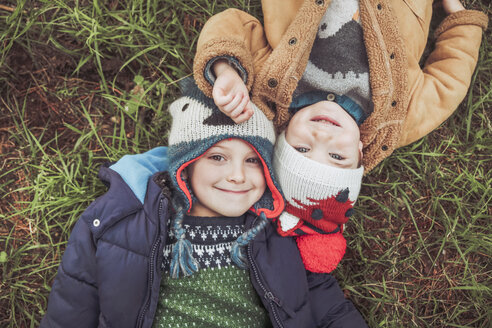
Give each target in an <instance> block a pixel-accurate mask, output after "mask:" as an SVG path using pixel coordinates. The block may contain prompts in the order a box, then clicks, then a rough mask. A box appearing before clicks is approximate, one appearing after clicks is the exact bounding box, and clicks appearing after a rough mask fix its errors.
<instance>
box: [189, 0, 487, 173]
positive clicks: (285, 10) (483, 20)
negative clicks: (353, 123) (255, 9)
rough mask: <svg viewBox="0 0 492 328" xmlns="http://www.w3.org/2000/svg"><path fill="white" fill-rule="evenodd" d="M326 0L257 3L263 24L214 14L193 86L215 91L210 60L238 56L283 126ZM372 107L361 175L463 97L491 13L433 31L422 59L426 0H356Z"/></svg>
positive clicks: (459, 16)
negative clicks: (207, 75) (422, 61)
mask: <svg viewBox="0 0 492 328" xmlns="http://www.w3.org/2000/svg"><path fill="white" fill-rule="evenodd" d="M329 3H330V0H262V6H263V14H264V27H263V26H262V25H261V24H260V22H259V21H258V20H257V19H256V18H254V17H252V16H251V15H249V14H247V13H245V12H242V11H240V10H236V9H228V10H226V11H224V12H222V13H219V14H217V15H215V16H213V17H211V18H210V20H209V21H208V22H207V23H206V24H205V26H204V27H203V30H202V32H201V35H200V38H199V40H198V45H197V53H196V56H195V61H194V64H193V65H194V69H193V70H194V75H195V79H196V81H197V84H198V86H199V87H200V88H201V89H202V90H203V91H204V92H205V94H207V95H208V96H210V97H211V95H212V85H211V84H210V82H208V81H207V80H206V79H205V76H204V73H205V70H206V68H207V63H209V64H210V62H211V61H212V60H213V59H214V58H217V57H220V56H230V57H233V58H235V59H236V60H237V61H238V62H239V63H240V65H241V68H242V69H244V71H245V72H246V74H244V75H245V76H246V77H247V80H246V85H247V86H248V89H249V90H250V94H251V99H252V101H253V102H254V103H255V104H256V105H257V106H258V107H260V108H261V109H262V110H263V111H264V112H265V114H266V115H267V117H269V118H270V119H273V120H274V123H275V124H276V126H277V127H279V129H282V128H283V127H285V125H286V123H287V122H288V120H289V113H288V107H289V104H290V102H291V98H292V93H293V92H294V90H295V88H296V86H297V83H298V81H299V80H300V79H301V77H302V74H303V73H304V70H305V67H306V64H307V61H308V58H309V54H310V50H311V47H312V44H313V42H314V39H315V37H316V33H317V30H318V25H319V22H320V20H321V18H322V17H323V15H324V13H325V11H326V9H327V7H328V5H329ZM360 15H361V22H362V28H363V34H364V42H365V46H366V50H367V55H368V59H369V79H370V86H371V94H372V101H373V103H374V111H373V113H372V114H371V115H370V116H369V118H368V119H367V120H366V121H365V122H364V124H363V125H362V126H361V140H362V142H363V144H364V157H363V164H364V166H365V170H366V172H368V171H369V170H371V169H372V168H374V167H375V166H376V165H377V164H378V163H379V162H380V161H382V160H383V159H384V158H386V157H387V156H389V155H390V154H391V153H392V152H393V150H394V149H396V148H397V147H401V146H404V145H407V144H409V143H411V142H413V141H415V140H417V139H419V138H421V137H423V136H425V135H426V134H428V133H429V132H430V131H432V130H433V129H435V128H436V127H437V126H439V124H441V123H442V122H443V121H444V120H446V119H447V118H448V117H449V116H450V115H451V114H452V113H453V112H454V110H455V109H456V108H457V106H458V105H459V103H460V102H461V101H462V100H463V98H464V97H465V95H466V92H467V90H468V87H469V85H470V80H471V77H472V74H473V71H474V69H475V66H476V63H477V58H478V50H479V47H480V42H481V39H482V29H486V27H487V23H488V17H487V16H486V15H485V14H484V13H481V12H478V11H474V10H464V11H460V12H456V13H454V14H451V15H449V16H447V17H446V18H445V19H444V20H443V22H442V23H441V24H440V26H439V27H438V28H437V30H436V31H435V36H436V43H435V49H434V50H433V51H432V53H431V54H430V56H429V57H428V59H427V61H426V63H425V65H424V67H423V68H420V66H419V60H420V58H421V56H422V53H423V51H424V48H425V46H426V43H427V36H428V33H429V23H430V20H431V16H432V0H360Z"/></svg>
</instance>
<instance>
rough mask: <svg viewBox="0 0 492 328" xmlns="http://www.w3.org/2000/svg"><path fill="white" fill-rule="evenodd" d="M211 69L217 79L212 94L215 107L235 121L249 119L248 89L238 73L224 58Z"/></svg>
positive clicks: (251, 112) (240, 121) (250, 111)
mask: <svg viewBox="0 0 492 328" xmlns="http://www.w3.org/2000/svg"><path fill="white" fill-rule="evenodd" d="M213 70H214V73H215V76H216V77H217V79H216V80H215V83H214V87H213V90H212V96H213V98H214V102H215V104H216V105H217V107H219V109H220V111H221V112H223V113H224V114H226V115H227V116H229V117H230V118H232V120H233V121H234V122H236V123H242V122H245V121H247V120H249V118H250V117H251V116H252V115H253V108H252V107H251V102H250V101H249V95H248V89H247V88H246V85H245V84H244V82H243V80H242V79H241V77H240V76H239V74H238V73H237V72H236V70H235V69H234V68H232V67H231V66H230V65H229V64H228V63H227V62H226V61H225V60H219V61H217V62H216V63H214V66H213Z"/></svg>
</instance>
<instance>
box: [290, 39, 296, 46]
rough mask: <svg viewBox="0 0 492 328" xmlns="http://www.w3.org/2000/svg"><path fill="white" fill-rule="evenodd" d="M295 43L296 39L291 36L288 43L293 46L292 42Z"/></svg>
mask: <svg viewBox="0 0 492 328" xmlns="http://www.w3.org/2000/svg"><path fill="white" fill-rule="evenodd" d="M296 43H297V39H296V38H292V39H290V40H289V45H291V46H293V45H294V44H296Z"/></svg>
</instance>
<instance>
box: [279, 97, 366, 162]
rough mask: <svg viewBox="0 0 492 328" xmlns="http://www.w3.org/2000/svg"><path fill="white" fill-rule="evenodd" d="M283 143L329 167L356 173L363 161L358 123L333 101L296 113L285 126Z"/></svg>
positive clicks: (305, 108) (322, 102)
mask: <svg viewBox="0 0 492 328" xmlns="http://www.w3.org/2000/svg"><path fill="white" fill-rule="evenodd" d="M285 140H286V141H287V142H288V143H289V145H291V146H292V147H294V149H296V150H297V151H298V152H300V153H302V154H303V155H304V156H306V157H308V158H310V159H312V160H314V161H317V162H320V163H323V164H328V165H331V166H336V167H340V168H351V169H355V168H357V167H358V164H359V161H360V159H361V158H362V142H361V141H360V131H359V127H358V126H357V123H355V121H354V119H353V118H352V117H351V116H350V115H349V114H348V113H347V112H346V111H345V110H344V109H343V108H342V107H340V106H339V105H338V104H337V103H335V102H332V101H320V102H318V103H315V104H313V105H310V106H307V107H304V108H302V109H301V110H299V111H298V112H297V113H296V114H295V115H294V116H293V117H292V118H291V120H290V122H289V125H288V126H287V129H286V131H285Z"/></svg>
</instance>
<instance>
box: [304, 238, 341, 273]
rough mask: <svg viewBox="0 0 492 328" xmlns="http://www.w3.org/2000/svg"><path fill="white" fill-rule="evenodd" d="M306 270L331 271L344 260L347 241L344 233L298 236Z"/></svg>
mask: <svg viewBox="0 0 492 328" xmlns="http://www.w3.org/2000/svg"><path fill="white" fill-rule="evenodd" d="M296 241H297V247H298V248H299V252H300V253H301V258H302V261H303V262H304V267H305V268H306V270H309V271H311V272H316V273H329V272H331V271H333V270H335V268H336V267H337V265H338V263H339V262H340V261H341V260H342V258H343V255H344V254H345V249H346V247H347V242H346V240H345V238H344V237H343V235H342V233H340V232H338V233H334V234H329V235H304V236H299V237H297V238H296Z"/></svg>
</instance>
